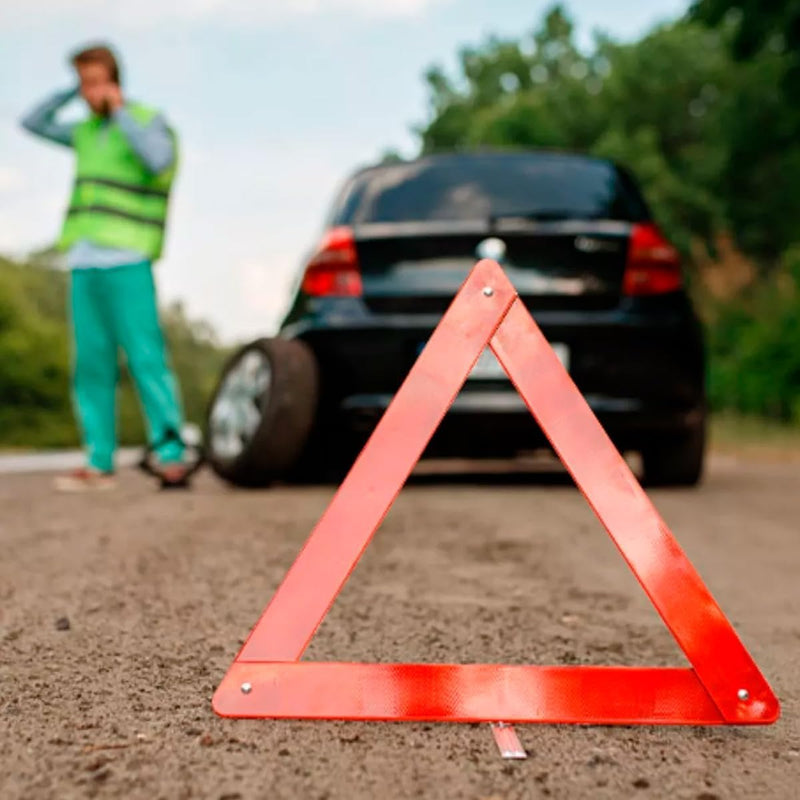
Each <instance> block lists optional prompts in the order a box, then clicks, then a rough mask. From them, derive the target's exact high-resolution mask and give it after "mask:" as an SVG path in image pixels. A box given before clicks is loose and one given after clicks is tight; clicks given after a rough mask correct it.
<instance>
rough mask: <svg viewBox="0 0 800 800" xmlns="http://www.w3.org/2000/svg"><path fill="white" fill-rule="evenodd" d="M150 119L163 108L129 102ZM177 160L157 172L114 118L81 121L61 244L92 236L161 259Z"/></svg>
mask: <svg viewBox="0 0 800 800" xmlns="http://www.w3.org/2000/svg"><path fill="white" fill-rule="evenodd" d="M126 108H127V109H128V111H130V113H131V114H132V115H133V117H134V118H135V119H136V120H137V121H138V122H141V123H142V124H144V125H146V124H147V123H148V122H149V121H150V120H152V119H153V117H155V116H156V114H157V113H158V112H156V111H155V110H153V109H150V108H146V107H145V106H141V105H138V104H130V105H128V106H126ZM172 136H173V141H175V148H176V153H175V160H174V161H173V164H172V166H170V167H169V168H168V169H166V170H164V172H161V173H159V174H158V175H154V174H153V173H152V172H150V171H149V170H148V169H147V168H146V167H145V166H144V164H142V162H141V161H140V160H139V158H138V156H137V155H136V154H135V153H134V151H133V150H132V148H131V146H130V145H129V144H128V142H127V140H126V139H125V136H124V134H123V133H122V131H121V130H120V128H119V127H118V126H117V125H115V124H114V123H113V122H109V121H108V120H103V119H101V118H100V117H98V116H91V117H89V118H88V119H87V120H85V121H84V122H80V123H78V124H77V125H76V127H75V129H74V133H73V147H74V148H75V155H76V161H77V169H76V175H75V186H74V188H73V190H72V198H71V200H70V204H69V209H68V211H67V217H66V219H65V221H64V227H63V229H62V231H61V238H60V239H59V242H58V246H59V249H62V250H67V249H69V248H70V247H71V246H72V245H73V244H75V242H78V241H81V240H88V241H90V242H94V243H95V244H99V245H103V246H105V247H113V248H119V249H122V250H133V251H135V252H137V253H141V254H142V255H143V256H144V257H145V258H148V259H150V260H155V259H156V258H158V256H159V255H160V254H161V248H162V246H163V243H164V226H165V224H166V221H167V204H168V200H169V190H170V186H171V185H172V179H173V177H174V176H175V167H176V165H177V141H176V140H175V134H174V133H172Z"/></svg>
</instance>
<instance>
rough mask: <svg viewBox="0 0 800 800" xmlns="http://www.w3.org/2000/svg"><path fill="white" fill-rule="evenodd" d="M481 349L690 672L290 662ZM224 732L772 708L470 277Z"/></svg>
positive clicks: (676, 554) (508, 321) (399, 397)
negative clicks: (323, 723)
mask: <svg viewBox="0 0 800 800" xmlns="http://www.w3.org/2000/svg"><path fill="white" fill-rule="evenodd" d="M487 345H489V346H490V347H491V348H492V350H493V351H494V353H495V355H496V356H497V358H498V359H499V361H500V363H501V364H502V365H503V367H504V369H505V370H506V372H507V373H508V375H509V377H510V378H511V380H512V381H513V383H514V384H515V386H516V387H517V389H518V391H519V393H520V394H521V395H522V397H523V399H524V400H525V403H526V404H527V406H528V408H529V409H530V411H531V413H532V414H533V416H534V417H535V418H536V420H537V422H538V423H539V425H540V427H541V428H542V430H543V431H544V432H545V434H546V435H547V436H548V438H549V440H550V442H551V444H552V446H553V448H554V449H555V450H556V452H557V453H558V455H559V456H560V458H561V461H562V462H563V463H564V466H565V467H566V468H567V469H568V470H569V472H570V473H571V475H572V477H573V478H574V480H575V482H576V484H577V485H578V487H579V488H580V489H581V491H582V492H583V494H584V495H585V497H586V499H587V500H588V502H589V504H590V505H591V507H592V509H593V510H594V512H595V514H596V515H597V517H598V518H599V519H600V521H601V522H602V523H603V525H604V526H605V528H606V530H607V531H608V534H609V536H610V537H611V539H612V540H613V542H614V543H615V544H616V546H617V547H618V549H619V551H620V553H621V554H622V556H623V558H624V559H625V561H626V562H627V563H628V566H629V567H630V569H631V571H632V572H633V574H634V575H635V576H636V577H637V579H638V580H639V583H641V585H642V588H643V589H644V590H645V592H646V593H647V595H648V597H649V598H650V600H651V601H652V603H653V605H654V606H655V608H656V610H657V611H658V612H659V614H660V615H661V617H662V619H663V620H664V622H665V623H666V625H667V627H668V628H669V629H670V631H671V632H672V635H673V636H674V637H675V639H676V641H677V642H678V644H679V645H680V647H681V649H682V650H683V652H684V653H685V654H686V657H687V659H688V660H689V663H690V664H691V668H649V667H592V666H552V667H548V666H533V665H532V666H506V665H500V664H363V663H362V664H349V663H319V662H301V661H300V657H301V656H302V654H303V652H304V650H305V649H306V647H307V646H308V643H309V642H310V640H311V638H312V637H313V635H314V633H315V632H316V630H317V628H318V627H319V625H320V623H321V622H322V620H323V619H324V617H325V615H326V614H327V612H328V610H329V609H330V607H331V605H332V604H333V602H334V600H335V599H336V596H337V594H338V593H339V591H340V590H341V588H342V586H343V585H344V583H345V582H346V581H347V579H348V577H349V576H350V573H351V572H352V570H353V569H354V568H355V565H356V563H357V562H358V560H359V558H360V557H361V554H362V553H363V552H364V550H365V549H366V547H367V545H368V544H369V542H370V539H371V538H372V536H373V535H374V533H375V531H376V530H377V528H378V526H379V525H380V523H381V522H382V520H383V519H384V517H385V516H386V513H387V512H388V510H389V508H390V507H391V505H392V503H393V502H394V500H395V498H396V497H397V495H398V494H399V492H400V489H401V488H402V486H403V484H404V483H405V481H406V479H407V478H408V476H409V474H410V473H411V471H412V469H413V468H414V466H415V465H416V463H417V461H418V460H419V458H420V456H421V454H422V452H423V450H424V449H425V446H426V445H427V443H428V441H429V440H430V438H431V436H432V435H433V433H434V432H435V430H436V428H437V427H438V425H439V423H440V422H441V420H442V418H443V417H444V415H445V413H446V412H447V409H448V408H449V407H450V405H451V403H452V402H453V400H454V399H455V397H456V395H457V394H458V392H459V390H460V388H461V386H462V385H463V383H464V381H465V380H466V376H467V374H468V373H469V372H470V370H471V368H472V367H473V365H474V364H475V362H476V361H477V359H478V357H479V356H480V354H481V353H482V352H483V350H484V348H485V347H486V346H487ZM213 704H214V710H215V711H216V712H217V713H218V714H221V715H223V716H229V717H268V718H305V719H357V720H440V721H450V722H493V721H497V720H502V721H504V722H508V723H513V722H575V723H600V724H613V723H619V724H636V723H643V724H675V723H685V724H710V725H713V724H759V723H760V724H766V723H771V722H774V721H775V720H776V719H777V718H778V714H779V705H778V701H777V698H776V697H775V695H774V694H773V693H772V690H771V689H770V687H769V685H768V684H767V682H766V680H765V679H764V677H763V676H762V675H761V673H760V672H759V670H758V667H757V666H756V665H755V663H754V662H753V659H752V658H751V657H750V655H749V653H748V652H747V650H746V649H745V648H744V646H743V645H742V643H741V641H740V640H739V638H738V637H737V635H736V633H735V632H734V630H733V628H732V626H731V624H730V622H729V621H728V620H727V619H726V617H725V615H724V614H723V613H722V611H721V610H720V608H719V606H718V605H717V604H716V602H715V601H714V598H713V597H712V596H711V594H710V593H709V591H708V589H707V588H706V586H705V584H704V583H703V581H702V580H701V578H700V576H699V575H698V574H697V572H696V571H695V569H694V567H693V566H692V564H691V563H690V562H689V559H688V558H687V557H686V554H685V553H684V552H683V550H681V548H680V546H679V545H678V543H677V542H676V541H675V538H674V537H673V535H672V533H671V532H670V530H669V529H668V528H667V526H666V524H665V523H664V521H663V520H662V519H661V517H660V516H659V514H658V512H657V511H656V510H655V508H654V507H653V505H652V504H651V503H650V501H649V499H648V498H647V495H646V494H645V493H644V491H643V490H642V488H641V486H640V485H639V483H638V482H637V480H636V478H635V477H634V475H633V474H632V473H631V471H630V469H629V468H628V466H627V465H626V463H625V461H624V460H623V458H622V457H621V456H620V454H619V453H618V452H617V450H616V449H615V447H614V445H613V444H612V443H611V440H610V439H609V438H608V436H607V435H606V434H605V432H604V431H603V429H602V427H601V426H600V423H599V422H598V421H597V418H596V417H595V416H594V414H593V413H592V411H591V410H590V408H589V406H588V405H587V404H586V401H585V400H584V398H583V396H582V395H581V393H580V392H579V390H578V389H577V387H576V386H575V384H574V383H573V382H572V379H571V378H570V376H569V374H568V373H567V371H566V370H565V369H564V367H563V366H562V365H561V363H560V361H559V360H558V358H557V356H556V355H555V353H554V352H553V350H552V348H551V347H550V346H549V344H548V343H547V340H546V339H545V338H544V336H543V335H542V333H541V331H540V330H539V328H538V326H537V325H536V323H535V322H534V321H533V319H532V317H531V316H530V314H529V313H528V312H527V310H526V309H525V307H524V306H523V304H522V302H521V301H520V300H519V298H518V297H517V293H516V292H515V290H514V287H513V286H512V285H511V283H510V282H509V280H508V278H507V277H506V276H505V274H504V273H503V271H502V270H501V268H500V267H499V265H498V264H496V263H495V262H493V261H481V262H479V263H478V264H477V265H476V266H475V268H474V270H473V271H472V273H471V274H470V275H469V277H468V278H467V281H466V282H465V284H464V286H463V287H462V288H461V290H460V292H459V293H458V295H457V296H456V299H455V300H454V302H453V304H452V305H451V306H450V309H449V310H448V311H447V313H446V314H445V316H444V318H443V319H442V321H441V323H440V324H439V326H438V328H437V329H436V331H435V332H434V333H433V335H432V336H431V338H430V341H429V342H428V344H427V346H426V347H425V349H424V350H423V352H422V354H421V355H420V357H419V359H418V361H417V363H416V364H415V365H414V367H413V369H412V370H411V372H410V373H409V375H408V377H407V379H406V380H405V382H404V383H403V385H402V387H401V388H400V390H399V391H398V393H397V394H396V396H395V398H394V400H393V401H392V403H391V405H390V407H389V408H388V409H387V411H386V413H385V415H384V416H383V418H382V419H381V421H380V423H379V424H378V426H377V428H376V429H375V431H374V433H373V435H372V437H371V438H370V440H369V442H368V443H367V445H366V446H365V448H364V450H363V451H362V453H361V455H360V456H359V457H358V459H357V460H356V463H355V464H354V466H353V468H352V470H351V471H350V473H349V475H348V476H347V478H346V479H345V481H344V483H343V484H342V485H341V487H340V489H339V491H338V492H337V494H336V495H335V497H334V498H333V500H332V501H331V504H330V506H329V507H328V509H327V510H326V511H325V513H324V514H323V516H322V518H321V519H320V521H319V523H318V524H317V526H316V528H315V529H314V531H313V532H312V534H311V536H310V537H309V538H308V540H307V541H306V544H305V546H304V547H303V549H302V551H301V552H300V554H299V555H298V557H297V559H296V561H295V562H294V564H293V565H292V567H291V569H290V570H289V572H288V573H287V574H286V577H285V578H284V580H283V583H281V585H280V587H279V588H278V590H277V591H276V593H275V596H274V597H273V598H272V601H271V602H270V603H269V605H268V606H267V608H266V610H265V611H264V613H263V615H262V616H261V618H260V619H259V621H258V623H257V624H256V626H255V628H253V630H252V632H251V634H250V636H249V638H248V639H247V641H246V642H245V644H244V646H243V647H242V649H241V651H240V652H239V654H238V655H237V656H236V659H235V661H234V663H233V665H232V666H231V668H230V670H229V671H228V673H227V675H226V676H225V678H224V679H223V681H222V683H221V684H220V686H219V688H218V689H217V692H216V694H215V695H214V700H213Z"/></svg>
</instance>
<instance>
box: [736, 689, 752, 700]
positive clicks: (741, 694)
mask: <svg viewBox="0 0 800 800" xmlns="http://www.w3.org/2000/svg"><path fill="white" fill-rule="evenodd" d="M736 696H737V697H738V698H739V699H740V700H741V701H742V702H743V703H746V702H747V701H748V700H749V699H750V692H748V691H747V689H739V691H738V692H736Z"/></svg>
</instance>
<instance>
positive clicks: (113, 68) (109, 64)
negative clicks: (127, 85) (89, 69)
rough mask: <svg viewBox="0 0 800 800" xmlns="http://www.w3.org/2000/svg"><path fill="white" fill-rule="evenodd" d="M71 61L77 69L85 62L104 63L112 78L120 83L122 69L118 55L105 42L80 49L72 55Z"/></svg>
mask: <svg viewBox="0 0 800 800" xmlns="http://www.w3.org/2000/svg"><path fill="white" fill-rule="evenodd" d="M70 63H71V64H72V66H73V67H75V68H76V69H77V68H78V67H80V66H83V65H84V64H102V65H103V66H105V67H106V68H107V69H108V73H109V75H110V76H111V80H112V81H114V83H116V84H119V83H120V69H119V62H118V61H117V57H116V55H114V51H113V50H112V49H111V48H110V47H107V46H106V45H104V44H103V45H93V46H92V47H85V48H84V49H83V50H78V52H77V53H74V54H73V55H72V56H71V57H70Z"/></svg>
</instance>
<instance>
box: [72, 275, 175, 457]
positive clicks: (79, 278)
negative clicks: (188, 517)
mask: <svg viewBox="0 0 800 800" xmlns="http://www.w3.org/2000/svg"><path fill="white" fill-rule="evenodd" d="M71 283H72V286H71V311H72V329H73V335H74V341H73V344H74V347H73V401H74V405H75V412H76V416H77V418H78V422H79V424H80V427H81V431H82V435H83V441H84V446H85V448H86V452H87V456H88V460H89V465H90V466H92V467H94V468H95V469H99V470H103V471H111V470H112V469H113V468H114V451H115V449H116V442H117V439H116V391H117V382H118V379H119V367H118V365H119V361H118V358H119V352H120V350H121V351H122V352H123V353H124V354H125V359H126V363H127V365H128V371H129V372H130V374H131V377H132V378H133V382H134V385H135V387H136V392H137V394H138V395H139V400H140V402H141V406H142V410H143V412H144V416H145V421H146V425H147V433H148V437H149V440H150V444H151V446H152V447H154V448H155V453H156V456H157V458H158V459H159V460H160V461H161V463H165V464H166V463H171V462H175V461H180V460H182V459H183V449H184V448H183V445H182V444H181V442H180V441H179V440H176V438H175V437H174V436H171V433H172V432H174V433H176V434H180V431H181V428H182V426H183V412H182V409H181V402H180V396H179V391H178V384H177V381H176V380H175V376H174V375H173V372H172V370H171V368H170V366H169V360H168V356H167V349H166V344H165V342H164V336H163V334H162V331H161V325H160V323H159V319H158V309H157V306H156V291H155V284H154V281H153V271H152V265H151V264H150V262H142V263H139V264H127V265H124V266H119V267H104V268H99V269H74V270H72V282H71Z"/></svg>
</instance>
